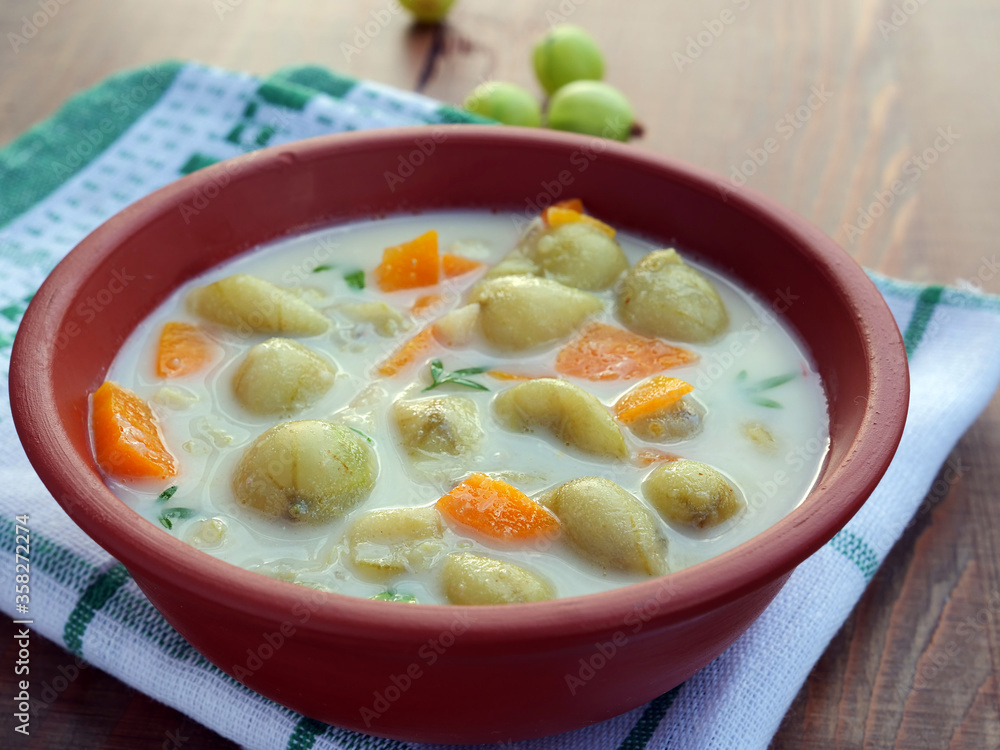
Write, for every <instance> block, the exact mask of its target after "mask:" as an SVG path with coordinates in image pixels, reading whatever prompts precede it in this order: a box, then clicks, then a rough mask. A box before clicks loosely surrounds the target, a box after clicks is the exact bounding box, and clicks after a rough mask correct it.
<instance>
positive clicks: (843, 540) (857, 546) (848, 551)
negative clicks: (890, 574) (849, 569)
mask: <svg viewBox="0 0 1000 750" xmlns="http://www.w3.org/2000/svg"><path fill="white" fill-rule="evenodd" d="M830 546H831V547H833V548H834V549H835V550H837V552H839V553H840V554H842V555H843V556H844V557H846V558H847V559H848V560H850V561H851V562H852V563H854V564H855V565H857V566H858V570H860V571H861V574H862V575H863V576H864V577H865V581H866V582H867V581H870V580H871V579H872V576H873V575H875V571H876V570H878V565H879V559H878V555H877V554H875V550H873V549H872V548H871V547H869V546H868V543H867V542H866V541H865V540H864V539H862V538H861V537H859V536H858V535H857V534H854V533H853V532H850V531H848V530H847V529H841V530H840V531H838V532H837V534H836V536H834V537H833V539H831V540H830Z"/></svg>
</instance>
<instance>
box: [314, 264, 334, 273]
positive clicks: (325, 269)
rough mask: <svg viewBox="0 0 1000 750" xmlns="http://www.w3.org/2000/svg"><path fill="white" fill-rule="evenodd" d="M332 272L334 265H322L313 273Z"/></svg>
mask: <svg viewBox="0 0 1000 750" xmlns="http://www.w3.org/2000/svg"><path fill="white" fill-rule="evenodd" d="M332 270H333V266H332V265H330V264H329V263H322V264H320V265H318V266H316V267H315V268H314V269H313V270H312V272H313V273H322V272H323V271H332Z"/></svg>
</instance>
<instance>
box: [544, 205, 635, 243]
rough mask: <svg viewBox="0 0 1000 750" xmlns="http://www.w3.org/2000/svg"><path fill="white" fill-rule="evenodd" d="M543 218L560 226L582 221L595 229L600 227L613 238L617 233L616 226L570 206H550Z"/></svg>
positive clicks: (553, 225)
mask: <svg viewBox="0 0 1000 750" xmlns="http://www.w3.org/2000/svg"><path fill="white" fill-rule="evenodd" d="M542 220H543V221H544V222H545V223H546V224H548V225H549V226H550V227H559V226H562V225H563V224H576V223H578V222H582V223H584V224H589V225H590V226H592V227H594V229H599V230H600V231H602V232H604V233H605V234H606V235H608V237H612V238H613V237H614V236H615V234H616V233H617V231H616V230H615V228H614V227H612V226H609V225H608V224H605V223H604V222H603V221H601V220H600V219H595V218H594V217H593V216H587V214H583V213H580V212H579V211H574V210H572V209H569V208H560V207H559V206H549V207H548V208H546V209H545V210H544V211H542Z"/></svg>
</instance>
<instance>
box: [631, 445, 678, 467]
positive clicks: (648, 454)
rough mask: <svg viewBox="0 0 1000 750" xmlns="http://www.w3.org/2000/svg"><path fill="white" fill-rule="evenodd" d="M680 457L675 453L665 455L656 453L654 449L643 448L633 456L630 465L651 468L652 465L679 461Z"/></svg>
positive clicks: (662, 452)
mask: <svg viewBox="0 0 1000 750" xmlns="http://www.w3.org/2000/svg"><path fill="white" fill-rule="evenodd" d="M679 460H680V456H678V455H677V454H676V453H666V452H665V451H658V450H656V449H655V448H645V449H643V450H641V451H639V452H638V453H636V454H635V458H634V459H632V463H634V464H635V465H636V466H640V467H643V468H645V467H646V466H652V465H653V464H668V463H670V462H671V461H679Z"/></svg>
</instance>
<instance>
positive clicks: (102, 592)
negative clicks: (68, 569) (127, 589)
mask: <svg viewBox="0 0 1000 750" xmlns="http://www.w3.org/2000/svg"><path fill="white" fill-rule="evenodd" d="M128 580H129V574H128V571H127V570H125V566H124V565H122V564H121V563H115V565H114V566H113V567H112V568H110V569H109V570H106V571H105V572H104V573H101V574H100V575H99V576H97V578H95V579H94V582H93V583H92V584H90V586H88V587H87V590H86V591H84V592H83V596H81V597H80V601H79V602H78V603H77V605H76V608H74V610H73V611H72V612H71V613H70V616H69V619H68V620H66V627H65V628H64V629H63V641H64V642H65V643H66V648H68V649H69V650H70V651H72V652H73V653H74V654H77V655H78V656H82V655H83V653H82V651H83V634H84V633H85V632H86V631H87V626H88V625H89V624H90V621H91V620H93V619H94V615H95V614H97V611H98V610H99V609H100V608H101V607H103V606H104V605H105V604H107V602H108V599H110V598H111V597H112V596H114V595H115V592H117V591H118V589H120V588H121V587H122V586H124V585H125V583H126V582H127V581H128Z"/></svg>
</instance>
